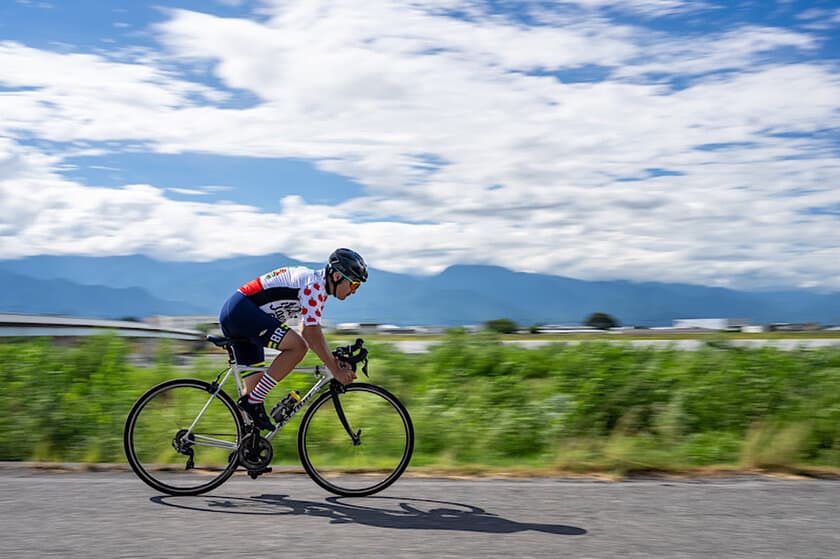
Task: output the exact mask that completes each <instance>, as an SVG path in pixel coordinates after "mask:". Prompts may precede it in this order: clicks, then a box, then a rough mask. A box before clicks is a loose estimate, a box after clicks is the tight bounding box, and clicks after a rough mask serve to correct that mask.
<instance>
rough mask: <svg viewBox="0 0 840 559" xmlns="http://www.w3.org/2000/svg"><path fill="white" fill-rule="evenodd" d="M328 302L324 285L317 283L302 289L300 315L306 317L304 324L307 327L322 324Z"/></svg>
mask: <svg viewBox="0 0 840 559" xmlns="http://www.w3.org/2000/svg"><path fill="white" fill-rule="evenodd" d="M326 302H327V293H326V292H325V291H324V284H323V283H321V282H315V283H313V284H312V285H307V286H306V287H305V288H303V289H301V290H300V314H301V315H302V316H303V317H304V318H303V324H304V325H306V326H315V325H317V324H320V323H321V316H322V314H323V311H324V304H325V303H326Z"/></svg>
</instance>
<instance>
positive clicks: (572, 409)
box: [0, 330, 840, 470]
mask: <svg viewBox="0 0 840 559" xmlns="http://www.w3.org/2000/svg"><path fill="white" fill-rule="evenodd" d="M131 351H132V347H131V345H130V343H129V342H128V341H126V340H125V339H123V338H119V337H116V336H112V335H104V336H97V337H93V338H88V339H85V340H82V341H80V342H78V343H76V344H74V345H70V346H67V345H59V344H56V343H54V342H53V341H51V340H48V339H35V340H17V341H13V342H6V343H2V344H0V358H2V359H3V363H4V366H3V368H2V370H1V371H0V382H2V384H3V391H2V393H1V394H0V460H32V459H35V460H67V461H123V460H124V457H123V455H122V446H121V445H122V428H123V422H124V421H125V417H126V414H127V413H128V410H129V409H130V408H131V405H132V404H133V402H134V401H135V400H136V399H137V397H138V396H139V395H140V394H142V393H143V392H144V391H146V390H147V389H148V388H149V387H151V386H152V385H154V384H156V383H158V382H162V381H163V380H165V379H167V378H173V377H181V376H188V377H198V378H203V379H206V380H212V379H213V378H215V376H216V374H217V373H218V371H219V370H220V369H221V368H223V367H224V362H225V359H224V357H223V356H222V355H219V354H214V355H212V356H208V357H202V358H201V359H199V360H197V362H196V364H195V365H194V366H192V367H188V368H183V367H180V368H179V367H176V366H175V365H174V362H173V351H172V348H171V347H170V346H168V345H166V344H163V345H161V346H159V348H158V355H157V360H156V363H155V364H154V365H153V366H151V367H138V366H131V365H129V364H128V362H127V356H128V355H129V354H130V353H131ZM370 352H371V357H372V359H371V365H370V371H371V378H370V382H373V383H377V384H381V385H383V386H385V387H386V388H388V389H389V390H391V391H393V392H395V393H396V394H398V395H399V396H400V398H401V399H402V400H403V401H404V403H405V404H406V406H407V407H408V409H409V411H410V412H411V414H412V418H413V419H414V423H415V429H416V433H417V444H416V454H415V459H414V464H415V465H459V464H485V465H490V466H507V465H517V464H529V465H539V466H543V467H546V468H552V467H558V468H570V469H591V468H608V469H613V470H628V469H638V468H666V469H667V468H680V467H685V466H697V465H707V464H732V465H744V466H750V467H753V466H758V467H784V466H792V465H794V464H800V463H801V464H815V465H827V466H835V467H838V466H840V349H836V348H820V349H812V350H798V351H782V350H777V349H773V348H756V349H746V348H732V347H726V346H725V345H718V346H717V347H712V346H708V347H705V348H703V349H700V350H697V351H680V350H676V349H673V348H665V349H662V348H653V347H634V346H631V345H615V344H608V343H605V342H592V343H583V344H565V343H555V344H552V345H546V346H543V347H541V348H537V349H523V348H520V347H515V346H511V345H506V344H504V343H502V342H501V341H500V340H499V338H498V337H497V336H496V334H494V333H492V332H486V331H485V332H481V333H478V334H467V333H465V332H464V331H461V330H456V331H452V332H450V333H449V334H448V335H447V336H446V337H445V339H444V340H443V341H442V342H441V343H440V344H437V345H435V346H433V347H432V348H431V350H430V351H429V352H428V353H425V354H418V355H410V354H404V353H400V352H399V351H396V350H395V349H393V348H392V347H390V346H389V345H388V344H384V343H378V344H370ZM315 361H316V359H315V358H314V357H309V358H308V360H307V362H308V363H310V364H312V363H314V362H315ZM308 380H309V379H307V378H303V377H301V378H297V377H295V376H293V377H290V379H289V380H286V381H284V383H283V384H282V385H281V386H280V387H278V389H276V391H275V392H276V394H274V393H273V394H272V397H271V399H272V400H273V399H274V397H275V396H276V398H280V397H282V395H283V394H285V393H286V391H287V390H288V389H289V388H291V387H293V386H294V387H296V388H300V387H303V386H305V385H306V383H307V382H308ZM361 380H365V379H364V378H362V379H361ZM272 403H273V402H272ZM285 436H288V435H284V434H281V438H283V437H285ZM279 446H283V445H279ZM286 446H288V445H286ZM292 446H293V445H292ZM289 448H291V447H289ZM278 459H282V460H289V461H294V460H296V457H295V456H294V455H293V452H291V451H290V452H281V453H278Z"/></svg>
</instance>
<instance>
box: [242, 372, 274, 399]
mask: <svg viewBox="0 0 840 559" xmlns="http://www.w3.org/2000/svg"><path fill="white" fill-rule="evenodd" d="M276 384H277V381H276V380H274V379H273V378H271V376H270V375H269V374H268V373H264V374H263V376H262V378H261V379H260V382H259V383H258V384H257V385H256V386H255V387H254V389H253V390H251V392H250V394H248V401H249V402H251V403H252V404H259V403H262V402H265V397H266V396H268V393H269V392H271V389H272V388H274V386H275V385H276Z"/></svg>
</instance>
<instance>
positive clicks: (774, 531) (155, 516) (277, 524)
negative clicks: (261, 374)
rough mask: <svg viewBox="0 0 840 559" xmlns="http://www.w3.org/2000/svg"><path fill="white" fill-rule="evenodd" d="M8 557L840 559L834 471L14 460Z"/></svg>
mask: <svg viewBox="0 0 840 559" xmlns="http://www.w3.org/2000/svg"><path fill="white" fill-rule="evenodd" d="M0 554H2V556H3V557H9V558H15V559H17V558H27V557H37V558H44V557H62V558H70V557H84V558H91V559H92V558H129V557H155V558H176V557H202V558H203V557H223V556H224V557H244V558H250V557H274V558H281V557H292V556H297V557H302V558H310V557H347V558H353V559H355V558H357V557H358V558H365V559H367V558H369V557H375V558H381V559H389V558H392V557H393V558H400V557H424V558H442V557H470V558H472V557H477V558H482V559H484V558H489V557H504V558H510V557H516V558H519V557H525V558H528V557H551V558H571V557H575V558H607V557H622V558H632V557H644V558H655V557H662V558H668V559H680V558H689V557H702V558H704V559H712V558H714V559H718V558H730V557H762V558H765V557H766V558H768V559H781V558H788V557H789V558H796V559H807V558H826V559H829V558H832V559H834V558H837V557H840V481H829V480H807V481H802V480H790V481H787V480H771V479H763V478H745V479H744V478H742V479H731V480H695V481H662V480H650V481H631V482H596V481H571V480H553V479H532V480H501V479H483V480H442V479H412V478H406V479H402V480H400V481H399V482H397V484H395V485H394V486H393V487H391V488H390V489H388V490H386V491H385V492H383V493H382V494H380V495H379V496H374V497H369V498H353V499H348V498H339V497H333V496H330V495H329V494H327V493H325V492H324V491H322V490H321V489H319V488H318V487H317V486H316V485H315V484H314V483H312V482H311V481H310V480H309V479H308V478H306V477H304V476H302V475H291V474H272V475H268V476H263V477H262V478H260V479H258V480H256V481H254V480H251V479H249V478H247V477H239V476H237V477H234V478H233V479H231V480H230V481H229V482H228V483H226V484H225V485H223V486H222V487H221V488H219V489H217V490H216V491H215V492H212V493H211V494H209V495H206V496H201V497H178V498H176V497H167V496H162V495H159V494H157V493H155V492H154V491H153V490H151V489H149V488H147V487H146V486H145V485H143V484H142V483H141V482H140V481H139V480H138V479H136V478H134V477H133V476H132V475H131V474H129V473H122V472H98V473H43V472H32V471H29V470H23V469H6V470H3V471H0Z"/></svg>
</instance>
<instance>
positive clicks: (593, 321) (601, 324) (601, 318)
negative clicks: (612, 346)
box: [584, 312, 619, 330]
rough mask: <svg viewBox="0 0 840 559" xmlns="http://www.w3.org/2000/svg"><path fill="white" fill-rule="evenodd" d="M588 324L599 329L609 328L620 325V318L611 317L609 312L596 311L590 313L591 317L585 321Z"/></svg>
mask: <svg viewBox="0 0 840 559" xmlns="http://www.w3.org/2000/svg"><path fill="white" fill-rule="evenodd" d="M584 324H585V325H586V326H589V327H591V328H597V329H599V330H609V329H610V328H615V327H616V326H618V325H619V322H618V320H616V319H615V318H613V317H611V316H610V315H608V314H607V313H603V312H596V313H592V314H590V315H589V318H587V319H586V322H584Z"/></svg>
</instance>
